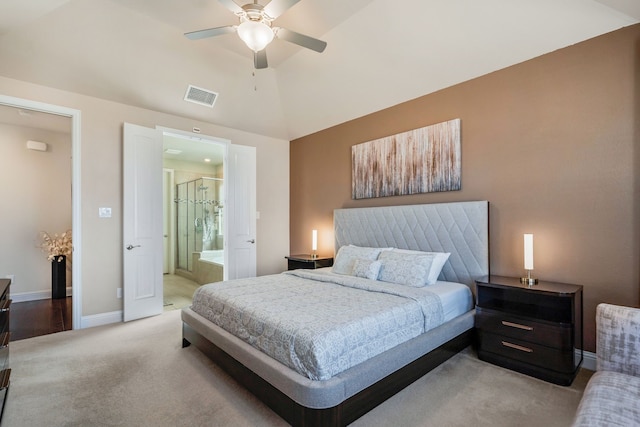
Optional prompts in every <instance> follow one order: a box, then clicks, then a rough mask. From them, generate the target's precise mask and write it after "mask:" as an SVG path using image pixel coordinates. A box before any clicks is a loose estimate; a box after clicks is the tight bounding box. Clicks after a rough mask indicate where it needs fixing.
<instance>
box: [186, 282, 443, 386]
mask: <svg viewBox="0 0 640 427" xmlns="http://www.w3.org/2000/svg"><path fill="white" fill-rule="evenodd" d="M192 310H193V311H195V312H196V313H198V314H200V315H201V316H203V317H205V318H206V319H208V320H210V321H211V322H213V323H215V324H216V325H218V326H220V327H222V328H223V329H225V330H227V331H228V332H230V333H232V334H233V335H235V336H237V337H239V338H241V339H242V340H244V341H246V342H247V343H249V344H251V345H252V346H253V347H255V348H257V349H259V350H260V351H262V352H264V353H266V354H268V355H269V356H271V357H273V358H274V359H276V360H278V361H279V362H281V363H283V364H284V365H286V366H288V367H290V368H291V369H293V370H295V371H297V372H298V373H300V374H302V375H304V376H306V377H308V378H310V379H312V380H326V379H329V378H331V377H332V376H334V375H336V374H338V373H340V372H342V371H344V370H346V369H348V368H350V367H352V366H355V365H357V364H358V363H361V362H363V361H365V360H367V359H369V358H370V357H373V356H375V355H377V354H380V353H382V352H384V351H386V350H388V349H390V348H392V347H394V346H396V345H398V344H400V343H402V342H405V341H408V340H409V339H411V338H414V337H416V336H418V335H420V334H422V333H423V332H426V331H428V330H430V329H433V328H435V327H437V326H439V325H440V324H441V323H442V322H443V318H444V315H443V308H442V303H441V301H440V298H439V297H438V296H437V295H435V294H434V293H432V292H430V291H429V290H428V287H423V288H412V287H408V286H402V285H397V284H393V283H384V282H379V281H373V280H368V279H361V278H356V277H352V276H341V275H337V274H332V273H330V272H328V271H318V270H307V271H305V270H295V271H290V272H286V273H282V274H276V275H270V276H262V277H256V278H247V279H239V280H233V281H228V282H221V283H212V284H209V285H205V286H202V287H200V288H199V289H198V290H197V291H196V292H195V294H194V297H193V304H192Z"/></svg>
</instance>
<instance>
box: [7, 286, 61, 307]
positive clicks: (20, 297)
mask: <svg viewBox="0 0 640 427" xmlns="http://www.w3.org/2000/svg"><path fill="white" fill-rule="evenodd" d="M72 290H73V288H72V287H71V286H69V287H68V288H67V296H68V297H70V296H72V295H73V294H72ZM41 299H51V291H50V290H49V291H35V292H20V293H13V292H11V301H13V302H14V303H16V302H27V301H38V300H41Z"/></svg>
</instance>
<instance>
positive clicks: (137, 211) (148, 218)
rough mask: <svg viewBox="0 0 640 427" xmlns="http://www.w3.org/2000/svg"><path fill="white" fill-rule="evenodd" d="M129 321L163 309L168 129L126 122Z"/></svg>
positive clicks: (126, 302)
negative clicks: (164, 158) (164, 176)
mask: <svg viewBox="0 0 640 427" xmlns="http://www.w3.org/2000/svg"><path fill="white" fill-rule="evenodd" d="M122 202H123V205H122V216H123V218H122V222H123V226H122V228H123V236H122V237H123V245H124V248H123V253H124V255H123V269H124V316H123V317H124V321H125V322H127V321H129V320H134V319H139V318H142V317H148V316H153V315H156V314H160V313H162V306H163V304H162V264H163V263H162V261H163V245H162V243H163V237H162V217H163V209H162V133H161V132H160V131H157V130H155V129H148V128H144V127H141V126H136V125H132V124H129V123H125V124H124V143H123V201H122Z"/></svg>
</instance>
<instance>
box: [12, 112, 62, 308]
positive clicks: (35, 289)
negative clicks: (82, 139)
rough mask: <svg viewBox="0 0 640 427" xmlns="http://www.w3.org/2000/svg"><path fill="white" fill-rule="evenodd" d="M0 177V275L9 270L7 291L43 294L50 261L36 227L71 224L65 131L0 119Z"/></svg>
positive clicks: (52, 228)
mask: <svg viewBox="0 0 640 427" xmlns="http://www.w3.org/2000/svg"><path fill="white" fill-rule="evenodd" d="M16 111H17V110H16ZM69 129H71V120H70V119H69ZM28 140H34V141H40V142H45V143H46V144H47V146H48V147H47V151H44V152H41V151H33V150H28V149H27V141H28ZM0 183H1V185H0V200H1V201H2V202H1V206H2V207H0V212H1V214H0V218H2V220H1V221H0V236H2V237H1V238H0V277H6V276H8V275H13V276H14V279H13V281H12V284H11V293H12V294H23V293H38V294H40V293H41V294H40V295H39V296H40V297H42V296H46V294H47V292H51V263H50V262H49V261H47V258H46V257H47V254H46V253H44V252H42V251H41V250H40V248H39V245H40V243H41V240H40V238H39V232H40V231H45V232H48V233H49V234H50V235H52V236H53V234H54V233H57V234H61V233H64V232H65V231H66V230H68V229H70V228H71V135H70V134H68V133H67V134H65V133H59V132H49V131H44V130H40V129H34V128H30V127H21V126H13V125H6V124H0ZM70 265H71V264H70V262H68V263H67V283H68V284H69V285H70V283H71V269H70Z"/></svg>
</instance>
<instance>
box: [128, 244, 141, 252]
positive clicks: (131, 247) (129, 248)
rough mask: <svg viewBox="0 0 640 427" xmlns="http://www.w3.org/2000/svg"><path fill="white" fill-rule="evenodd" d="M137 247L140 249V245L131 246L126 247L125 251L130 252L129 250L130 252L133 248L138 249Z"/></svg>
mask: <svg viewBox="0 0 640 427" xmlns="http://www.w3.org/2000/svg"><path fill="white" fill-rule="evenodd" d="M139 247H140V245H135V246H133V245H128V246H127V250H128V251H130V250H131V249H133V248H139Z"/></svg>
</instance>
